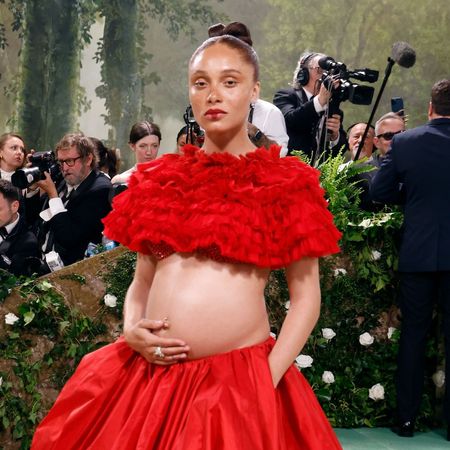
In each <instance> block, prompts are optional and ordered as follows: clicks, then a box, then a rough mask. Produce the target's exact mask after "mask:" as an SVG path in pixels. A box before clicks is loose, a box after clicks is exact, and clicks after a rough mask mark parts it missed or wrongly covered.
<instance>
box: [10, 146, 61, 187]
mask: <svg viewBox="0 0 450 450" xmlns="http://www.w3.org/2000/svg"><path fill="white" fill-rule="evenodd" d="M29 161H30V163H31V167H26V168H24V169H18V170H16V171H15V172H14V173H13V175H12V177H11V183H12V184H13V185H14V186H16V187H18V188H20V189H25V188H27V187H28V186H30V185H32V184H33V183H36V181H39V180H45V174H44V172H48V173H49V174H50V176H51V178H52V180H53V181H54V182H55V183H56V182H57V181H58V179H59V178H60V176H61V171H60V169H59V165H58V163H57V162H56V158H55V154H54V153H53V152H52V151H47V152H36V153H33V154H32V155H30V156H29Z"/></svg>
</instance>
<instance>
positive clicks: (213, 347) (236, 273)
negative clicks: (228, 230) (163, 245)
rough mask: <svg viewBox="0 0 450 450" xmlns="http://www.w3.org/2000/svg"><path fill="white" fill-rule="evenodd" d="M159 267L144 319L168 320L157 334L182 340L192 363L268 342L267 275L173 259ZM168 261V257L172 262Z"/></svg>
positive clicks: (263, 272)
mask: <svg viewBox="0 0 450 450" xmlns="http://www.w3.org/2000/svg"><path fill="white" fill-rule="evenodd" d="M170 258H171V259H170V260H169V261H165V260H163V261H162V263H163V264H161V262H159V263H158V267H157V270H156V274H155V278H154V280H153V284H152V288H151V290H150V294H149V299H148V304H147V311H146V317H147V318H149V319H163V318H164V317H167V318H168V321H169V324H170V327H169V328H168V329H165V330H161V331H159V332H157V333H156V334H158V335H160V336H164V337H173V338H179V339H183V340H184V341H185V342H186V344H187V345H189V346H190V348H191V350H190V352H189V355H188V358H189V359H196V358H202V357H205V356H209V355H214V354H217V353H223V352H227V351H230V350H233V349H235V348H242V347H246V346H249V345H253V344H257V343H259V342H262V341H264V340H265V339H266V338H267V337H268V335H269V331H270V330H269V322H268V317H267V312H266V307H265V303H264V286H265V283H266V279H267V275H268V271H266V270H264V269H254V268H251V267H249V266H244V265H239V266H236V265H230V264H222V263H217V262H212V261H206V262H205V261H204V260H201V261H199V260H197V259H196V258H195V257H185V256H184V257H181V256H180V255H173V256H171V257H170ZM168 259H169V258H168Z"/></svg>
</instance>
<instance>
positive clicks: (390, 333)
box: [387, 327, 397, 339]
mask: <svg viewBox="0 0 450 450" xmlns="http://www.w3.org/2000/svg"><path fill="white" fill-rule="evenodd" d="M396 329H397V328H395V327H389V328H388V332H387V337H388V339H392V335H393V334H394V331H395V330H396Z"/></svg>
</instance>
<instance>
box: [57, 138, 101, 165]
mask: <svg viewBox="0 0 450 450" xmlns="http://www.w3.org/2000/svg"><path fill="white" fill-rule="evenodd" d="M70 147H76V149H77V151H78V154H79V155H80V156H81V158H82V159H83V160H85V159H86V158H87V157H88V156H89V155H92V162H91V169H94V168H95V167H96V166H97V162H98V155H97V149H96V148H95V146H94V144H93V142H92V141H91V140H90V139H89V138H88V137H87V136H85V135H84V134H83V133H69V134H66V135H65V136H63V138H62V139H61V140H60V141H59V142H58V143H57V144H56V149H55V153H56V156H58V152H59V151H60V150H67V149H69V148H70Z"/></svg>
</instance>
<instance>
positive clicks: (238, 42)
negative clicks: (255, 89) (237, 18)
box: [189, 25, 259, 81]
mask: <svg viewBox="0 0 450 450" xmlns="http://www.w3.org/2000/svg"><path fill="white" fill-rule="evenodd" d="M244 26H245V25H244ZM215 44H224V45H226V46H227V47H229V48H231V49H234V50H237V51H238V52H239V53H240V55H241V57H242V59H243V60H244V61H245V62H247V63H248V64H250V65H251V66H253V74H254V76H253V78H254V80H255V81H259V61H258V55H257V54H256V52H255V50H253V47H251V46H250V45H249V44H247V43H246V42H244V41H243V40H242V39H241V38H237V37H235V36H232V35H230V34H224V35H220V36H214V37H210V38H209V39H207V40H206V41H205V42H203V44H202V45H200V47H198V48H197V50H195V52H194V54H193V55H192V56H191V59H190V61H189V66H191V64H192V62H193V61H194V59H195V58H196V57H197V56H198V55H199V54H200V53H202V52H203V51H205V50H206V49H207V48H208V47H211V46H213V45H215Z"/></svg>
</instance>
